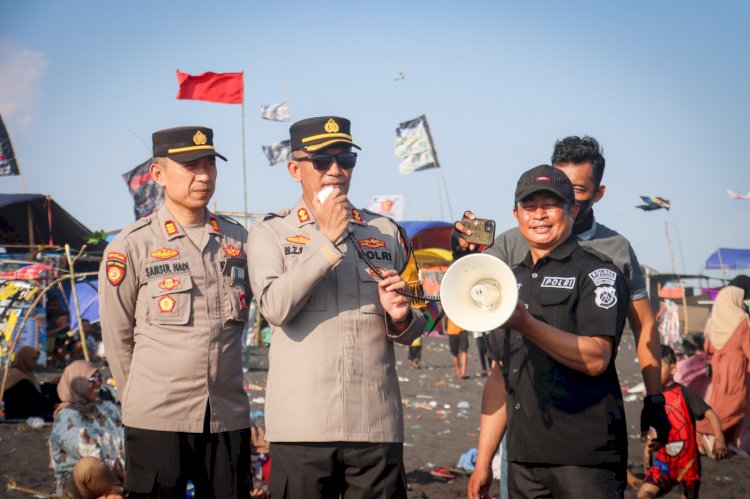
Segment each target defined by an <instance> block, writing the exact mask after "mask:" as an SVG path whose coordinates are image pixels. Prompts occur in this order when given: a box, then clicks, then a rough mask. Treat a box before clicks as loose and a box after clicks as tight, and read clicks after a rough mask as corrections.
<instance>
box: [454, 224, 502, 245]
mask: <svg viewBox="0 0 750 499" xmlns="http://www.w3.org/2000/svg"><path fill="white" fill-rule="evenodd" d="M461 224H462V225H463V226H464V227H466V228H468V229H470V230H471V235H466V234H464V236H463V238H464V240H466V242H467V243H473V244H482V245H484V246H491V245H492V243H493V242H494V241H495V221H494V220H489V219H486V218H477V219H475V220H471V219H470V218H466V217H464V218H463V219H462V220H461Z"/></svg>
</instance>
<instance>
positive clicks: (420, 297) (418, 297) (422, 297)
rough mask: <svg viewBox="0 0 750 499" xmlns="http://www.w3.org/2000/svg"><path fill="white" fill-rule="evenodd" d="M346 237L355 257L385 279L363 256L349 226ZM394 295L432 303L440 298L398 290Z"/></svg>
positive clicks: (365, 256)
mask: <svg viewBox="0 0 750 499" xmlns="http://www.w3.org/2000/svg"><path fill="white" fill-rule="evenodd" d="M346 235H347V237H349V239H350V240H351V242H352V246H354V250H355V251H356V252H357V255H359V258H360V259H361V260H362V261H363V262H365V263H366V264H367V266H368V267H369V268H370V270H372V271H373V272H374V273H375V275H376V276H378V277H379V278H380V279H385V278H384V277H383V273H382V272H381V271H380V269H379V268H377V267H376V266H375V265H374V264H373V263H372V261H370V259H369V258H367V255H365V253H364V251H362V249H361V248H360V247H359V245H358V244H357V239H356V237H355V236H354V231H353V230H352V228H351V225H349V226H348V227H347V228H346ZM396 293H398V294H400V295H401V296H405V297H407V298H411V299H412V300H420V301H434V302H439V301H440V297H439V296H430V295H422V294H414V293H412V292H410V291H405V290H403V289H399V290H397V291H396Z"/></svg>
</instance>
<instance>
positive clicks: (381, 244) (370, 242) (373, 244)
mask: <svg viewBox="0 0 750 499" xmlns="http://www.w3.org/2000/svg"><path fill="white" fill-rule="evenodd" d="M357 244H358V245H359V247H360V248H362V247H365V248H371V249H378V248H385V241H383V240H382V239H375V238H374V237H368V238H367V239H360V240H359V241H357Z"/></svg>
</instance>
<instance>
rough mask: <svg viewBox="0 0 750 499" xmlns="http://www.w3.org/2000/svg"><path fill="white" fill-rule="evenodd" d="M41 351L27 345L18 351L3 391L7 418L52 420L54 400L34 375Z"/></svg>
mask: <svg viewBox="0 0 750 499" xmlns="http://www.w3.org/2000/svg"><path fill="white" fill-rule="evenodd" d="M38 359H39V352H38V351H37V350H36V348H34V347H30V346H26V347H23V348H21V349H20V350H19V351H18V352H16V356H15V359H13V365H12V367H11V368H10V369H9V370H8V381H7V383H6V386H5V392H4V393H3V402H4V403H5V417H6V419H26V418H30V417H38V418H43V419H44V420H45V421H52V409H53V407H54V402H55V401H53V400H51V399H50V397H48V396H47V395H45V393H43V390H42V385H40V384H39V381H38V380H37V379H36V376H34V367H35V366H36V362H37V360H38Z"/></svg>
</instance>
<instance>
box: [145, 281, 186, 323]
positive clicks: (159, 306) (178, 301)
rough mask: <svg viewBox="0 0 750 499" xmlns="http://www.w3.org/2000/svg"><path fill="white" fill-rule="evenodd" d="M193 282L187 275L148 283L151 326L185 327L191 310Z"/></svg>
mask: <svg viewBox="0 0 750 499" xmlns="http://www.w3.org/2000/svg"><path fill="white" fill-rule="evenodd" d="M192 289H193V280H192V279H191V278H190V276H189V275H178V276H169V277H164V278H161V279H152V280H150V281H148V291H149V295H150V297H151V302H150V303H149V306H148V312H149V322H150V323H152V324H171V325H177V326H181V325H185V324H187V323H188V322H190V316H191V313H192V308H193V293H192Z"/></svg>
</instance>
